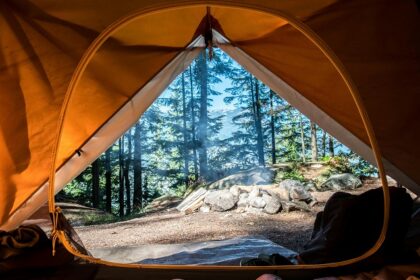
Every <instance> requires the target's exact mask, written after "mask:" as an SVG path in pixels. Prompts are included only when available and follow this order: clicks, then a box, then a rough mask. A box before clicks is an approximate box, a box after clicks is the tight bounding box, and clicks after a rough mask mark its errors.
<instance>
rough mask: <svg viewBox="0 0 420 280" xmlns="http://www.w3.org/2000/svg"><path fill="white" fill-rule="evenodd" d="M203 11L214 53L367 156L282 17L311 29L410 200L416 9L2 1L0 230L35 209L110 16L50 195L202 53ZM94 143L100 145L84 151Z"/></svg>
mask: <svg viewBox="0 0 420 280" xmlns="http://www.w3.org/2000/svg"><path fill="white" fill-rule="evenodd" d="M208 8H210V14H211V18H212V20H211V22H212V24H213V25H212V28H213V31H214V32H217V33H218V34H220V35H221V36H222V37H223V38H224V39H226V41H225V42H224V43H222V42H218V41H215V43H216V44H218V43H220V47H221V48H223V47H224V46H223V44H226V48H228V47H231V48H232V52H236V53H237V54H241V55H240V56H238V58H240V57H242V58H247V57H248V61H249V63H250V67H251V68H252V66H251V64H252V65H254V68H252V69H254V70H255V69H257V68H259V69H263V70H261V73H262V74H261V76H262V78H264V77H268V76H269V75H271V76H272V77H274V78H276V79H279V80H278V82H279V81H281V82H282V83H284V84H285V85H286V86H287V88H289V89H290V90H292V91H293V94H292V93H291V95H290V96H292V95H296V96H297V98H303V99H304V101H305V102H306V103H305V104H309V105H302V110H303V111H304V110H305V109H306V110H307V111H308V112H310V111H311V110H312V112H315V111H316V112H319V113H320V114H323V115H322V116H323V117H322V118H319V119H318V123H319V124H320V125H321V126H322V124H325V125H326V126H328V124H329V123H330V122H334V123H335V125H336V127H340V129H341V132H340V133H338V132H337V131H336V130H335V129H331V131H329V132H330V133H331V134H333V135H335V136H336V137H337V138H338V139H339V140H341V138H340V137H343V138H344V137H345V136H344V133H343V132H346V133H348V134H349V135H352V137H353V138H352V139H354V141H347V142H346V144H347V145H348V146H350V147H351V148H355V149H356V150H357V149H358V148H359V150H361V151H364V153H365V154H363V152H362V154H363V155H364V156H366V157H368V158H369V157H371V152H370V150H369V141H368V138H367V135H366V132H365V130H364V127H363V123H362V121H361V118H360V116H359V114H358V111H357V109H356V106H355V104H354V101H353V99H352V97H351V95H350V93H349V91H348V89H347V88H346V86H345V83H344V81H343V79H342V78H341V77H340V75H339V74H338V73H337V71H336V70H335V69H334V67H333V66H332V64H331V63H330V62H329V60H328V59H327V58H326V56H325V55H324V54H323V53H322V51H320V50H319V49H318V48H317V47H316V46H315V45H314V44H313V43H312V42H311V41H310V40H309V39H308V38H306V37H305V36H304V35H303V34H302V33H301V32H300V31H298V30H297V29H295V28H294V27H293V26H291V25H290V24H289V23H288V21H287V19H286V18H287V17H292V18H295V19H297V20H300V21H302V22H303V23H304V24H306V26H307V27H309V28H310V29H312V30H313V31H314V32H315V33H316V34H317V35H318V36H319V37H320V38H321V39H322V40H323V41H324V42H325V43H326V45H328V46H329V48H330V49H331V51H332V52H333V53H334V54H335V55H336V56H337V57H338V59H339V60H340V61H341V62H342V63H343V65H344V67H345V68H346V69H347V70H348V72H349V73H350V76H351V78H352V79H353V81H354V82H355V84H356V86H357V88H358V90H359V92H360V95H361V98H362V101H363V102H364V105H365V107H366V109H367V113H368V115H369V117H370V119H371V121H372V124H373V127H374V132H375V134H376V137H377V140H378V143H379V146H380V149H381V151H382V155H383V158H384V161H385V167H386V170H387V171H388V172H389V174H390V175H391V176H393V177H394V178H396V179H397V180H399V181H400V182H402V183H403V184H404V185H406V186H407V187H409V188H411V189H412V190H413V191H415V192H417V193H420V187H419V185H420V172H418V170H419V166H420V148H419V147H418V146H417V143H418V142H419V139H420V129H419V125H420V122H419V114H418V113H419V108H420V95H419V93H420V36H418V34H420V20H419V16H418V15H419V14H418V13H419V12H418V8H417V7H416V5H415V1H412V0H404V1H385V0H378V1H363V0H355V1H337V0H314V1H303V0H301V1H293V0H285V1H268V0H261V1H257V0H246V1H234V0H229V1H227V0H225V1H223V0H215V1H199V0H197V1H188V0H184V1H182V0H176V1H169V0H158V1H151V0H147V1H141V0H134V1H133V0H130V1H128V0H121V1H100V0H88V1H86V0H69V1H64V2H60V3H59V2H57V1H53V0H38V1H29V0H22V1H12V0H7V1H1V2H0V94H1V98H0V100H1V102H0V107H1V111H0V112H1V113H0V225H1V226H0V228H2V229H11V228H13V227H16V226H17V225H19V224H20V222H21V221H22V220H23V219H25V218H26V217H27V216H29V215H30V214H31V213H32V212H34V211H35V210H36V209H37V208H38V207H39V206H40V205H42V204H43V203H45V201H46V199H47V195H46V186H47V185H46V183H47V181H48V173H49V172H48V171H49V168H50V166H51V154H52V152H53V147H54V141H55V139H56V136H57V135H56V131H57V126H58V125H59V115H60V112H61V110H62V106H63V102H64V100H65V95H66V91H67V88H68V86H69V83H70V80H71V77H72V75H73V73H74V71H75V69H76V67H77V65H78V63H79V61H80V60H81V59H82V57H83V54H84V53H85V51H86V50H87V49H88V48H89V46H90V45H91V44H92V42H94V40H95V38H97V37H98V36H99V35H100V34H101V33H102V32H103V31H104V30H106V28H107V27H108V26H110V25H111V24H113V23H115V22H116V21H117V20H118V19H121V18H123V17H125V16H127V15H130V14H131V15H134V14H135V15H136V16H135V17H134V18H133V20H131V21H130V22H128V23H127V24H125V25H122V26H119V28H118V29H117V30H116V31H115V32H113V33H112V34H110V37H109V38H108V39H107V40H106V41H105V42H104V44H103V45H102V46H101V47H100V48H99V49H98V51H97V52H96V53H95V55H94V56H93V57H92V59H91V60H90V62H89V63H88V64H87V67H86V69H85V72H84V73H83V75H82V76H81V80H80V82H79V83H78V85H77V87H76V88H75V91H74V92H73V94H72V95H71V97H70V99H69V102H68V107H67V111H66V115H65V118H64V122H63V128H62V138H61V142H60V146H59V149H58V155H57V172H58V173H57V181H56V184H55V189H56V190H57V191H58V190H59V189H61V188H62V187H63V186H64V185H65V184H66V183H67V182H68V181H69V180H71V178H73V177H74V176H76V175H77V173H78V172H80V171H81V170H83V168H84V167H86V166H87V165H88V164H89V163H90V162H91V161H92V160H93V159H94V158H95V157H96V156H98V155H99V154H100V153H101V152H102V151H103V150H104V149H106V145H109V144H111V143H112V141H113V140H115V137H117V136H118V134H120V133H122V132H123V130H122V129H123V128H124V127H126V126H129V125H130V122H132V121H134V120H135V119H136V118H138V117H139V116H140V115H141V113H142V112H143V111H144V110H145V109H146V105H147V104H149V103H150V102H152V101H153V99H154V98H156V97H157V96H158V94H159V93H160V91H159V90H160V89H161V88H162V86H163V85H164V83H161V84H159V80H165V83H168V82H170V77H173V76H174V75H175V74H176V73H179V72H180V71H182V66H187V65H185V64H186V63H187V62H188V61H190V60H191V56H192V55H193V53H194V50H196V49H199V48H202V47H203V46H204V45H203V40H202V38H201V41H200V39H199V37H200V36H201V35H204V34H203V23H205V22H206V17H207V15H206V14H207V10H208ZM197 38H198V39H197ZM197 40H198V41H197ZM175 62H176V63H175ZM177 65H178V66H179V65H181V66H179V67H178V66H177ZM158 78H159V79H158ZM263 80H264V79H263ZM267 80H268V78H267ZM273 81H274V80H273ZM275 84H276V83H274V86H275ZM277 93H278V94H280V95H282V92H280V91H279V90H277ZM303 99H302V100H303ZM136 104H137V105H136ZM139 104H140V105H139ZM141 104H143V105H141ZM302 104H303V103H302ZM130 106H131V107H130ZM139 106H140V107H139ZM141 106H143V107H141ZM297 107H298V108H299V106H297ZM130 108H131V109H130ZM136 108H137V109H136ZM139 108H140V109H139ZM299 109H300V108H299ZM130 110H131V111H130ZM124 112H125V113H124ZM123 113H124V114H127V116H129V117H128V118H124V119H123V118H122V117H121V116H122V115H121V114H123ZM320 114H314V115H315V116H319V115H320ZM118 118H120V119H118ZM122 124H123V125H122ZM107 129H108V130H107ZM110 131H113V132H112V133H111V132H110ZM98 139H100V141H99V140H98ZM95 141H96V142H95ZM98 142H101V143H104V144H103V145H102V146H100V145H96V146H95V145H92V143H98ZM79 150H82V151H83V153H82V155H81V156H78V155H77V152H76V151H79ZM60 172H61V173H60Z"/></svg>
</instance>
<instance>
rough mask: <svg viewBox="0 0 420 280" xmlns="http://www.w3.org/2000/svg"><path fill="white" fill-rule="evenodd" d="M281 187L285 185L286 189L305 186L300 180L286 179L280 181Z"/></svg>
mask: <svg viewBox="0 0 420 280" xmlns="http://www.w3.org/2000/svg"><path fill="white" fill-rule="evenodd" d="M279 187H284V188H286V189H290V188H293V187H298V188H303V184H302V183H301V182H299V181H298V180H293V179H286V180H283V181H281V182H280V184H279Z"/></svg>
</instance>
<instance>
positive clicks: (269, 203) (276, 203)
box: [262, 193, 281, 214]
mask: <svg viewBox="0 0 420 280" xmlns="http://www.w3.org/2000/svg"><path fill="white" fill-rule="evenodd" d="M262 198H263V200H264V201H265V203H266V205H265V207H264V210H263V211H264V212H265V213H267V214H276V213H277V212H279V211H280V210H281V202H280V199H279V198H278V197H277V196H276V195H274V194H269V193H263V195H262Z"/></svg>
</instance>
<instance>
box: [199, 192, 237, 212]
mask: <svg viewBox="0 0 420 280" xmlns="http://www.w3.org/2000/svg"><path fill="white" fill-rule="evenodd" d="M204 202H205V203H206V204H208V205H209V206H210V208H211V210H213V211H219V212H223V211H227V210H230V209H232V208H233V207H235V205H236V203H237V202H238V198H237V197H235V196H234V195H233V194H232V193H231V192H230V191H228V190H220V191H213V192H210V193H209V194H207V196H206V198H205V199H204Z"/></svg>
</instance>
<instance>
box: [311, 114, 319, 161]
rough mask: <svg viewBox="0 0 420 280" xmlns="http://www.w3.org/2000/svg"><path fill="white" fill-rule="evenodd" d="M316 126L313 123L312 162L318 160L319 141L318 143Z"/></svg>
mask: <svg viewBox="0 0 420 280" xmlns="http://www.w3.org/2000/svg"><path fill="white" fill-rule="evenodd" d="M316 134H317V130H316V124H315V123H314V122H312V121H311V160H312V161H313V162H315V161H317V160H318V141H317V135H316Z"/></svg>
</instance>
